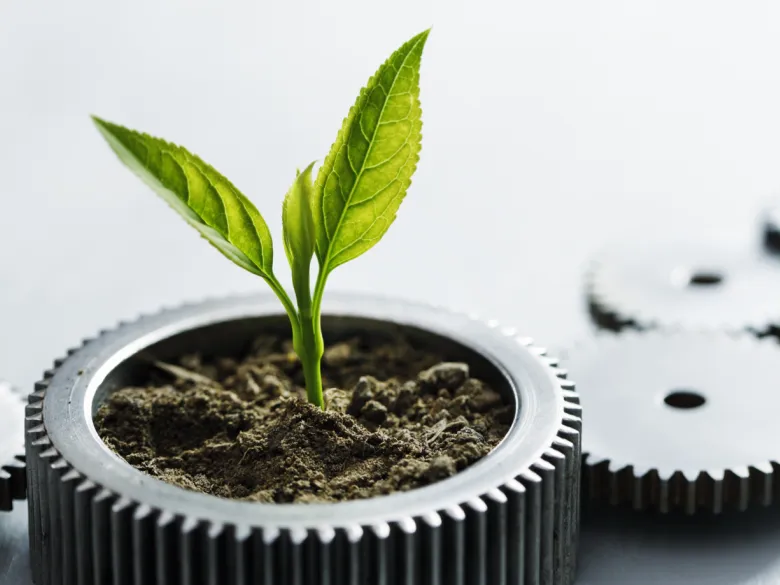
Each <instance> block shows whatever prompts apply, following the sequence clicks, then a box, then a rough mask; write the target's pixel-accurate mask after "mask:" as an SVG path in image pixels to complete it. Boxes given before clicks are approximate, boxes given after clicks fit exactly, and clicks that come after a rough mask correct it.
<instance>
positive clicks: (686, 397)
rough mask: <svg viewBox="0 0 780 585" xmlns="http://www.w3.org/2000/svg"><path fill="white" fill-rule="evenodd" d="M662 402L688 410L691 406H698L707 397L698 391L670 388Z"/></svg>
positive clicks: (705, 400)
mask: <svg viewBox="0 0 780 585" xmlns="http://www.w3.org/2000/svg"><path fill="white" fill-rule="evenodd" d="M664 402H665V403H666V404H667V405H668V406H671V407H672V408H679V409H681V410H690V409H691V408H699V407H700V406H702V405H703V404H704V403H705V402H707V399H706V398H704V396H702V395H701V394H699V393H698V392H695V391H693V390H682V389H681V390H672V391H671V392H669V394H667V395H666V398H664Z"/></svg>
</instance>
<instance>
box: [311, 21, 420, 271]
mask: <svg viewBox="0 0 780 585" xmlns="http://www.w3.org/2000/svg"><path fill="white" fill-rule="evenodd" d="M429 32H430V31H425V32H423V33H421V34H419V35H417V36H415V37H414V38H412V39H411V40H409V41H407V42H406V43H405V44H404V45H403V46H402V47H401V48H400V49H398V50H397V51H396V52H395V53H393V54H392V55H391V56H390V58H389V59H388V60H387V61H386V62H385V63H384V64H383V65H382V66H381V67H380V68H379V70H378V71H377V72H376V73H375V74H374V76H373V77H372V78H371V79H370V80H369V81H368V84H367V85H366V87H364V88H363V89H362V90H361V92H360V95H359V96H358V98H357V101H356V102H355V104H354V105H353V106H352V109H350V111H349V114H348V115H347V117H346V119H345V120H344V123H343V125H342V127H341V130H340V131H339V134H338V137H337V138H336V142H335V143H334V144H333V146H332V147H331V150H330V154H328V156H327V158H326V159H325V162H324V163H323V165H322V167H321V168H320V170H319V173H318V175H317V182H316V187H315V190H314V198H313V203H312V205H313V215H314V222H315V229H316V233H317V244H316V248H317V258H318V259H319V262H320V266H321V270H322V271H323V272H325V273H326V274H327V273H328V272H330V271H331V270H333V269H334V268H335V267H336V266H339V265H341V264H344V263H345V262H348V261H350V260H352V259H354V258H357V257H358V256H360V255H361V254H363V253H364V252H366V251H367V250H369V249H370V248H371V247H372V246H374V244H376V243H377V242H378V241H379V240H380V239H381V238H382V236H383V235H384V234H385V232H386V231H387V229H388V228H389V227H390V224H392V223H393V220H394V219H395V215H396V212H397V211H398V207H399V206H400V205H401V201H403V198H404V196H405V195H406V191H407V189H408V188H409V185H410V184H411V178H412V174H413V173H414V171H415V169H416V167H417V161H418V159H419V152H420V147H421V139H422V134H421V129H422V121H421V119H420V117H421V113H422V112H421V109H420V100H419V95H420V85H419V81H420V61H421V59H422V51H423V46H424V45H425V41H426V39H427V38H428V33H429Z"/></svg>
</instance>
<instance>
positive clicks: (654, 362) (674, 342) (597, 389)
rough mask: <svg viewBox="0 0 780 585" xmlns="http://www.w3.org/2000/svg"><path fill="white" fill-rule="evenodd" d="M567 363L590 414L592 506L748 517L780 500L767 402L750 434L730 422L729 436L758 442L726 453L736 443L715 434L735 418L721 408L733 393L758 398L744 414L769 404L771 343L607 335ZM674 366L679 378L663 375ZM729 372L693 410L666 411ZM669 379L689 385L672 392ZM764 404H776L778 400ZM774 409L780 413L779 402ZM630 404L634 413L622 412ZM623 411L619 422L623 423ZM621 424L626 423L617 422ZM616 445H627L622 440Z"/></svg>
mask: <svg viewBox="0 0 780 585" xmlns="http://www.w3.org/2000/svg"><path fill="white" fill-rule="evenodd" d="M686 348H688V349H686ZM654 352H655V353H654ZM730 354H731V355H732V357H731V358H729V355H730ZM562 355H563V358H562V365H563V366H564V367H566V368H567V371H569V372H570V373H572V375H574V376H575V377H577V379H578V380H579V382H578V383H579V386H580V392H581V396H582V399H583V406H584V408H585V409H586V410H587V411H588V412H589V415H590V416H591V417H592V418H591V419H590V420H591V422H590V427H589V431H588V433H587V435H586V438H585V442H584V444H583V448H582V452H583V494H584V499H587V500H592V501H598V502H603V503H608V504H611V505H613V506H622V505H628V506H631V507H633V508H634V509H635V510H645V509H651V510H655V511H657V512H660V513H670V512H674V511H682V512H684V513H685V514H687V515H692V514H695V513H699V512H708V513H712V514H720V513H722V512H724V511H726V510H727V509H732V510H736V511H744V510H747V509H748V508H751V507H756V506H768V505H770V504H772V503H774V502H775V501H776V500H777V499H778V498H780V484H778V483H777V481H776V477H775V476H776V474H778V473H780V448H779V449H777V450H772V445H773V444H776V443H777V441H774V443H773V442H772V441H770V439H771V438H772V437H771V436H770V437H766V436H765V435H763V434H762V430H765V429H770V430H771V429H773V428H774V427H775V426H776V425H774V424H773V422H774V421H773V420H772V419H771V417H772V414H771V413H773V412H776V411H775V410H773V409H772V405H771V404H768V403H766V401H763V407H764V410H763V411H762V412H763V415H762V416H763V418H761V419H760V420H756V419H755V418H753V419H751V420H749V421H748V420H746V419H745V420H744V421H743V422H742V426H740V423H739V422H736V423H735V422H734V421H732V423H731V428H732V429H734V428H736V429H737V434H738V435H739V436H740V437H745V436H746V435H747V434H748V433H749V432H750V431H751V430H753V431H754V432H755V434H756V435H757V437H758V438H756V437H752V438H750V439H745V443H744V445H743V446H742V447H740V448H736V449H728V448H727V446H726V443H729V444H731V445H732V446H733V443H731V442H730V441H729V440H728V437H731V436H732V434H728V435H726V434H725V433H724V431H723V430H722V426H719V427H717V428H713V427H714V425H712V422H713V421H717V420H720V419H722V418H723V417H724V412H733V411H732V410H731V409H733V408H734V405H733V403H731V404H730V403H729V402H728V398H726V400H725V401H724V400H723V399H724V396H725V395H727V394H730V395H732V396H733V395H734V392H729V391H727V389H730V390H736V389H737V388H739V389H744V388H750V391H749V392H744V391H743V392H742V394H740V395H739V399H744V403H745V404H762V403H761V402H756V399H757V396H758V395H759V394H761V390H762V389H763V388H764V387H765V385H762V384H761V383H760V382H759V383H756V380H760V379H765V377H766V375H767V374H770V375H771V373H772V372H774V374H775V375H780V348H779V347H778V346H777V344H776V343H775V342H774V341H773V340H770V339H757V338H755V337H753V336H751V335H750V334H748V333H746V332H743V333H733V334H729V333H725V332H720V333H714V334H713V333H709V332H706V331H698V332H696V331H679V330H678V331H661V330H654V331H644V332H642V331H627V332H623V333H620V334H615V333H607V332H601V333H599V334H598V335H596V336H595V338H593V339H591V340H589V341H585V342H581V343H579V344H575V345H573V346H572V347H571V349H569V350H565V351H563V352H562ZM648 356H650V359H648ZM707 358H709V361H708V359H707ZM729 359H731V362H728V360H729ZM670 360H675V362H674V364H673V365H672V368H671V370H673V371H672V373H671V374H670V373H668V372H662V370H664V368H663V367H661V363H662V362H664V363H672V362H671V361H670ZM626 363H629V364H630V367H626V365H625V364H626ZM713 363H717V367H713ZM605 364H612V365H613V368H612V369H611V370H610V374H609V376H605V375H604V374H603V370H604V365H605ZM637 364H641V365H640V366H639V367H637ZM748 366H752V367H753V370H754V371H756V374H755V375H754V378H753V379H751V378H749V377H747V376H745V377H743V378H738V379H739V380H740V382H741V383H740V382H737V381H736V380H734V379H733V376H734V370H735V369H736V368H737V367H739V368H741V369H743V370H744V369H746V367H748ZM620 368H623V370H622V371H619V369H620ZM642 368H645V369H642ZM767 368H771V369H767ZM704 370H707V372H706V373H704ZM599 371H602V373H599ZM681 371H682V372H683V374H681V373H680V372H681ZM697 371H698V374H696V372H697ZM659 372H662V373H659ZM685 372H689V373H690V374H689V375H688V374H685ZM726 372H731V375H732V379H730V380H729V381H727V382H725V383H723V384H722V385H721V386H717V384H716V383H714V384H713V383H711V384H702V385H701V387H706V388H707V389H706V390H703V391H700V392H696V391H695V390H701V388H698V389H697V388H693V390H694V391H693V392H691V394H690V396H691V397H692V398H695V400H688V401H684V402H680V403H674V402H673V401H672V402H667V401H665V400H666V399H668V398H669V397H671V396H673V395H674V394H675V393H678V394H682V393H684V392H686V391H689V390H691V388H692V387H695V386H697V384H689V383H687V382H689V381H690V380H699V381H701V380H707V379H709V380H710V381H711V382H712V380H713V379H715V378H717V377H718V375H719V374H724V373H726ZM770 377H771V376H770ZM670 379H674V380H678V381H679V380H682V381H683V382H682V383H681V384H675V383H669V380H670ZM632 380H637V381H636V382H633V383H632ZM583 388H584V390H583ZM763 394H764V395H765V396H770V398H771V392H770V393H767V392H764V393H763ZM711 399H712V403H711V404H710V401H711ZM751 400H752V402H751ZM773 400H774V399H773ZM776 402H778V403H780V398H778V399H777V400H776ZM630 403H633V404H634V406H633V407H630V408H628V409H627V408H624V407H625V406H626V404H630ZM632 408H633V409H634V410H632ZM656 408H657V409H658V410H654V409H656ZM617 411H620V415H616V414H615V413H616V412H617ZM648 417H650V418H649V419H648ZM677 417H682V418H677ZM686 417H695V418H686ZM618 418H619V419H620V422H615V421H617V420H618ZM643 418H645V419H646V420H642V419H643ZM675 418H677V420H675ZM738 420H739V419H738ZM611 421H612V422H611ZM707 427H710V428H709V430H706V429H707ZM648 428H649V429H650V430H648ZM662 428H663V433H664V434H667V435H674V440H675V441H678V442H679V443H678V444H677V443H676V444H677V448H678V449H679V450H680V452H679V453H673V452H672V451H671V443H670V442H668V441H666V440H665V439H663V438H662V436H659V433H660V432H661V431H660V429H662ZM680 428H687V429H688V430H687V432H688V433H689V435H688V436H689V439H690V438H691V437H693V440H686V435H684V434H681V433H679V430H680ZM627 429H631V432H630V433H629V432H628V431H627ZM702 429H705V431H704V432H702ZM775 434H777V433H775ZM618 435H619V436H620V437H621V440H620V441H619V442H618V441H616V440H615V438H616V436H618ZM634 436H636V437H637V439H636V441H635V440H634V439H633V437H634ZM718 436H719V437H720V439H718V438H717V437H718ZM778 438H780V437H778ZM757 442H760V443H763V444H764V447H763V448H762V449H761V450H760V451H758V452H757V451H756V450H755V449H754V447H755V445H756V444H757ZM656 443H659V445H660V446H658V447H656V446H655V445H656ZM705 444H707V445H710V446H709V447H708V448H710V449H711V452H707V453H704V452H703V451H702V446H703V445H705ZM711 444H714V445H715V446H714V447H712V446H711ZM748 445H749V446H748ZM721 448H722V449H721ZM664 449H665V450H664ZM742 449H744V451H745V452H750V453H751V455H749V456H746V457H744V458H742V457H741V455H740V454H737V452H739V451H740V450H742ZM661 452H664V453H666V455H661V454H660V453H661Z"/></svg>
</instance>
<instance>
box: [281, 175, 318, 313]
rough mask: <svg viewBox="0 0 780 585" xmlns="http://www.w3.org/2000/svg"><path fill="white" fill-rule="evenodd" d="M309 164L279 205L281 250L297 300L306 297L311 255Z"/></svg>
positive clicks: (312, 247) (312, 227)
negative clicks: (290, 272) (290, 275)
mask: <svg viewBox="0 0 780 585" xmlns="http://www.w3.org/2000/svg"><path fill="white" fill-rule="evenodd" d="M313 166H314V163H311V164H310V165H309V166H308V167H306V169H305V170H304V171H303V172H302V173H298V175H297V176H296V177H295V181H294V182H293V184H292V187H290V190H289V191H287V195H286V196H285V198H284V203H283V204H282V231H283V233H284V251H285V253H286V254H287V261H288V262H289V263H290V269H291V271H292V278H293V287H294V288H295V294H296V295H297V296H298V299H299V302H300V299H301V298H302V294H304V292H305V294H306V295H307V296H308V295H309V294H310V292H309V271H310V269H311V258H312V256H313V255H314V220H313V219H312V216H311V192H312V189H313V185H312V179H311V169H312V167H313Z"/></svg>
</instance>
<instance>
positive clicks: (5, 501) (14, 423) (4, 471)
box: [0, 380, 26, 511]
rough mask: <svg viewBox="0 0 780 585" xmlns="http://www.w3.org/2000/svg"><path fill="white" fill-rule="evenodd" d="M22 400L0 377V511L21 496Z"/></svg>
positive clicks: (23, 491)
mask: <svg viewBox="0 0 780 585" xmlns="http://www.w3.org/2000/svg"><path fill="white" fill-rule="evenodd" d="M25 492H26V486H25V475H24V399H23V398H22V397H21V396H20V395H19V394H18V393H17V392H16V391H15V390H14V389H13V388H12V387H11V385H10V384H8V383H7V382H4V381H2V380H0V511H9V510H11V509H12V507H13V500H22V499H24V496H25Z"/></svg>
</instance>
